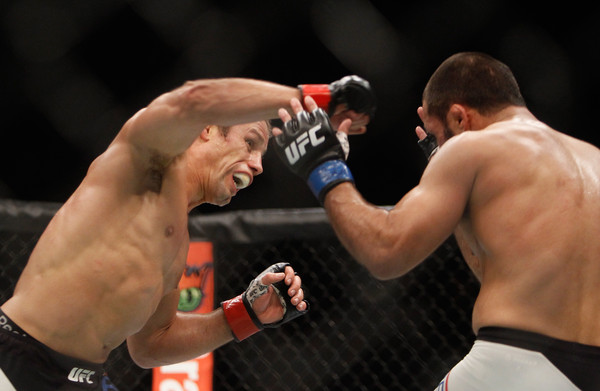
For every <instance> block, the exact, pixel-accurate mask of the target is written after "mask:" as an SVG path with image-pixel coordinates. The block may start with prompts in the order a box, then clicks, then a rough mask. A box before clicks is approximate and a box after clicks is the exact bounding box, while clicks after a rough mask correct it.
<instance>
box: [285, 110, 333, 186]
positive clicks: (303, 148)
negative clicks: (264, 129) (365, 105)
mask: <svg viewBox="0 0 600 391" xmlns="http://www.w3.org/2000/svg"><path fill="white" fill-rule="evenodd" d="M283 128H284V130H283V133H282V134H281V135H279V136H277V138H276V139H277V144H278V146H279V148H276V152H277V155H278V156H279V157H280V158H281V159H282V160H283V161H284V162H285V163H286V164H287V165H288V167H289V168H290V169H291V170H292V172H294V173H295V174H297V175H299V176H301V177H302V178H303V179H305V180H306V179H307V178H308V175H309V174H310V172H311V171H312V169H313V168H314V167H316V166H317V165H319V163H321V162H323V161H325V160H331V159H337V158H340V159H345V154H344V151H343V149H342V147H341V145H340V143H339V141H338V139H337V137H336V132H334V130H333V129H332V127H331V123H330V122H329V117H328V116H327V113H325V111H323V110H322V109H315V110H314V111H313V112H311V113H309V112H306V111H302V112H300V113H298V114H296V116H295V117H293V118H292V119H291V120H290V121H287V122H286V123H285V124H284V126H283Z"/></svg>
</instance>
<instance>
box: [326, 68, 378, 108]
mask: <svg viewBox="0 0 600 391" xmlns="http://www.w3.org/2000/svg"><path fill="white" fill-rule="evenodd" d="M330 90H331V101H330V103H329V108H328V110H329V112H330V113H332V112H334V110H335V107H336V106H337V105H339V104H345V105H346V106H347V107H348V109H350V110H353V111H355V112H357V113H366V114H368V115H369V116H370V117H372V116H373V115H374V114H375V109H376V108H377V100H376V98H375V94H374V92H373V89H372V88H371V84H370V83H369V82H368V81H366V80H365V79H363V78H361V77H359V76H356V75H351V76H345V77H343V78H341V79H340V80H338V81H335V82H333V83H331V84H330Z"/></svg>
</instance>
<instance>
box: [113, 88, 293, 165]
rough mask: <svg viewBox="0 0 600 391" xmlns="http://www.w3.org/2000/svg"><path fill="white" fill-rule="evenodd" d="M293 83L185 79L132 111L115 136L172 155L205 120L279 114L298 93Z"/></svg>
mask: <svg viewBox="0 0 600 391" xmlns="http://www.w3.org/2000/svg"><path fill="white" fill-rule="evenodd" d="M299 96H300V91H299V89H298V88H295V87H288V86H283V85H280V84H275V83H271V82H266V81H260V80H254V79H242V78H224V79H206V80H196V81H190V82H187V83H185V84H184V85H183V86H181V87H179V88H177V89H175V90H172V91H170V92H167V93H165V94H163V95H161V96H159V97H158V98H156V99H155V100H154V101H152V102H151V103H150V104H149V105H148V106H147V107H146V108H144V109H142V110H140V111H139V112H138V113H136V114H135V115H134V116H133V117H132V118H131V119H130V120H129V121H127V123H126V124H125V125H124V127H123V130H122V132H121V134H120V135H119V137H118V139H119V138H122V137H124V138H126V139H127V141H128V142H130V143H132V144H133V145H135V146H138V147H141V148H144V149H148V150H152V151H156V152H159V153H160V154H161V155H163V156H166V157H174V156H177V155H179V154H181V153H182V152H183V151H185V150H186V149H187V148H188V147H189V146H190V145H191V144H192V142H193V141H194V139H195V138H196V137H198V135H199V134H200V132H201V131H202V130H203V129H204V128H205V127H206V126H208V125H221V126H230V125H235V124H240V123H249V122H255V121H259V120H265V119H269V118H274V117H276V116H277V108H278V107H280V106H281V105H284V106H287V104H288V102H289V99H290V98H293V97H299Z"/></svg>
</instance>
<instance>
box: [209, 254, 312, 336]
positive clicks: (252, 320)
mask: <svg viewBox="0 0 600 391" xmlns="http://www.w3.org/2000/svg"><path fill="white" fill-rule="evenodd" d="M288 265H289V263H285V262H280V263H276V264H274V265H271V266H269V267H268V268H267V269H265V270H264V271H263V272H262V273H260V274H259V275H258V276H257V277H256V278H255V279H254V280H252V281H251V282H250V285H248V289H246V291H245V292H244V293H242V294H241V295H239V296H237V297H234V298H233V299H229V300H225V301H223V302H222V303H221V307H223V312H224V313H225V318H227V323H229V327H230V328H231V332H232V334H233V338H234V339H235V340H236V341H237V342H240V341H241V340H243V339H246V338H248V337H249V336H251V335H252V334H255V333H257V332H259V331H261V330H262V329H264V328H276V327H279V326H281V325H282V324H284V323H287V322H289V321H290V320H292V319H295V318H297V317H299V316H301V315H304V314H305V313H307V312H308V310H309V304H308V302H307V301H306V300H305V302H306V310H304V311H298V309H297V308H296V306H295V305H293V304H292V302H291V298H290V296H289V295H288V294H287V290H288V289H289V287H288V286H287V285H286V284H285V279H284V280H281V281H279V282H276V283H275V284H272V286H273V289H274V291H275V293H276V294H277V296H278V297H279V301H280V302H281V306H282V307H283V318H282V319H281V320H279V321H277V322H274V323H268V324H262V323H261V322H260V320H259V319H258V317H257V316H256V314H255V313H254V310H253V309H252V304H253V303H254V301H255V300H256V299H258V298H259V297H260V296H262V295H264V294H265V293H267V290H268V289H269V286H268V285H264V284H263V283H262V282H261V281H262V278H263V276H264V275H265V274H267V273H280V272H283V271H284V270H285V267H286V266H288Z"/></svg>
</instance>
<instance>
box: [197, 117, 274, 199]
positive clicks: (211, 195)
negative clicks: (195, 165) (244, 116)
mask: <svg viewBox="0 0 600 391" xmlns="http://www.w3.org/2000/svg"><path fill="white" fill-rule="evenodd" d="M211 131H213V132H215V131H216V132H219V134H213V135H212V136H211V142H212V147H211V155H212V156H213V159H212V166H211V167H208V171H209V177H208V185H207V186H206V187H205V189H204V192H205V194H204V196H205V199H206V202H209V203H211V204H215V205H219V206H223V205H226V204H228V203H229V202H230V201H231V198H232V197H233V196H235V195H236V194H237V192H238V191H239V190H241V189H245V188H246V187H248V186H250V184H251V183H252V181H253V179H254V177H255V176H256V175H259V174H260V173H262V172H263V167H262V157H263V155H264V154H265V152H266V150H267V145H268V141H269V134H268V129H267V125H266V123H265V122H264V121H261V122H253V123H250V124H243V125H235V126H231V127H230V128H228V129H227V131H226V132H225V134H223V132H222V130H221V129H218V128H217V127H213V129H212V130H211Z"/></svg>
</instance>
